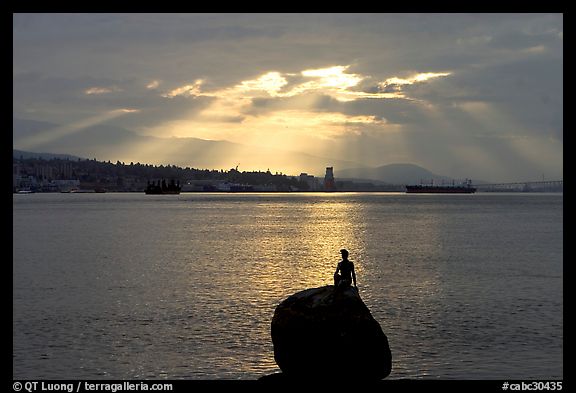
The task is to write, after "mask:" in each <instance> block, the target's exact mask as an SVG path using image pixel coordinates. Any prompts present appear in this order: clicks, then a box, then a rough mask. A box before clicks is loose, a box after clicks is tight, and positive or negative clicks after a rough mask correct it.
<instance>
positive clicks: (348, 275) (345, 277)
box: [334, 249, 358, 288]
mask: <svg viewBox="0 0 576 393" xmlns="http://www.w3.org/2000/svg"><path fill="white" fill-rule="evenodd" d="M340 253H341V254H342V261H340V262H338V266H337V267H336V272H335V273H334V286H335V287H336V288H346V287H349V286H350V285H352V281H354V287H356V273H355V272H354V264H353V263H352V262H350V261H349V260H348V250H345V249H342V250H340ZM338 272H340V274H338ZM356 288H358V287H356Z"/></svg>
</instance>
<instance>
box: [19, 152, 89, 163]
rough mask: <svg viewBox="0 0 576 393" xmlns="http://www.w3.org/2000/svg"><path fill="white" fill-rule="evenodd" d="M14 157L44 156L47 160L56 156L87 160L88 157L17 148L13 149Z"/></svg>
mask: <svg viewBox="0 0 576 393" xmlns="http://www.w3.org/2000/svg"><path fill="white" fill-rule="evenodd" d="M12 157H16V158H20V157H22V158H26V159H27V158H43V159H45V160H51V159H54V158H60V159H69V160H74V161H78V160H86V158H83V157H77V156H73V155H71V154H56V153H35V152H31V151H24V150H16V149H12Z"/></svg>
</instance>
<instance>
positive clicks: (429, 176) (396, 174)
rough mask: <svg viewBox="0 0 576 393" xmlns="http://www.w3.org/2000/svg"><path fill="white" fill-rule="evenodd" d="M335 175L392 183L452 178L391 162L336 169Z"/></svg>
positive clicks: (415, 182) (417, 182)
mask: <svg viewBox="0 0 576 393" xmlns="http://www.w3.org/2000/svg"><path fill="white" fill-rule="evenodd" d="M334 176H335V177H336V178H358V179H370V180H378V181H381V182H385V183H390V184H420V183H421V182H429V181H431V180H434V181H435V182H436V181H442V180H444V181H447V180H451V179H450V178H448V177H446V176H440V175H436V174H434V173H432V172H430V171H429V170H427V169H425V168H422V167H420V166H418V165H414V164H389V165H383V166H380V167H377V168H368V167H366V168H351V169H342V170H338V171H336V169H335V170H334Z"/></svg>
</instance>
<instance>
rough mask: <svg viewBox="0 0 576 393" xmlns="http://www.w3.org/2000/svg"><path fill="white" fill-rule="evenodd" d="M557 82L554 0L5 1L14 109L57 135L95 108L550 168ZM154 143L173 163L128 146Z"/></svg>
mask: <svg viewBox="0 0 576 393" xmlns="http://www.w3.org/2000/svg"><path fill="white" fill-rule="evenodd" d="M562 86H563V16H562V14H513V13H507V14H346V13H344V14H14V16H13V87H14V88H13V92H14V93H13V112H14V113H13V114H14V117H15V118H18V119H30V120H37V121H46V122H50V123H54V124H57V125H59V126H60V127H59V128H57V129H55V131H54V132H56V133H59V134H58V135H60V136H61V135H62V133H63V132H64V133H74V132H81V130H82V129H83V128H85V127H86V126H87V125H94V124H104V125H110V126H117V127H123V128H125V129H128V130H130V131H133V132H135V133H138V134H140V135H146V136H155V137H162V138H173V139H172V140H174V141H178V140H177V139H174V138H186V137H195V138H201V139H207V140H218V141H230V142H235V143H240V144H243V145H249V146H258V147H261V148H268V149H270V150H273V149H282V150H289V151H297V152H303V153H307V154H310V155H315V156H319V157H328V158H334V159H336V158H338V159H344V160H347V161H351V162H354V163H357V164H358V165H366V166H380V165H385V164H392V163H413V164H417V165H421V166H423V167H425V168H426V169H429V170H431V171H432V172H435V173H438V174H441V175H446V176H451V177H455V178H464V177H471V178H475V179H484V180H488V181H521V180H539V179H542V177H543V176H544V177H545V178H547V179H561V178H562V177H563V169H562V168H563V165H562V162H563V154H562V148H563V121H562V117H563V99H562V96H563V92H562ZM63 130H64V131H63ZM48 137H49V135H48ZM44 138H46V135H45V136H44ZM28 142H29V143H28V144H25V145H23V146H16V144H15V146H14V147H15V148H27V149H28V150H31V151H35V150H34V141H28ZM96 149H97V148H96V147H95V151H94V156H95V157H100V156H101V155H102V152H99V151H97V150H96ZM126 149H127V152H126V153H125V154H126V157H128V156H130V157H132V156H131V155H130V154H132V155H133V154H134V152H133V151H132V152H131V153H128V150H129V147H126ZM70 153H71V154H73V153H74V152H70ZM116 154H119V155H122V154H123V153H116ZM159 157H160V159H161V160H162V161H164V162H166V163H170V162H169V161H170V160H169V158H170V157H161V153H160V152H158V151H154V149H153V148H149V149H145V150H142V151H141V153H140V156H138V160H139V161H140V162H158V159H159ZM113 159H114V158H113ZM116 159H118V160H121V161H123V160H125V159H127V158H125V157H122V156H119V157H117V158H116ZM246 160H248V158H246ZM239 161H240V159H239ZM246 162H249V161H246ZM260 164H261V165H260ZM260 164H258V165H257V164H254V162H252V163H251V165H252V166H259V167H258V168H247V167H244V168H241V169H244V170H249V169H261V168H262V167H263V168H266V167H270V162H267V163H260ZM189 165H190V166H193V167H194V166H195V165H194V162H193V158H191V162H190V163H189ZM278 169H280V170H282V168H278ZM290 169H292V170H294V168H290ZM302 169H305V168H302ZM321 172H322V170H319V171H318V173H321ZM296 174H297V173H296Z"/></svg>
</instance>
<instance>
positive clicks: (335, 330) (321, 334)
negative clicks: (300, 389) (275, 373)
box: [271, 285, 392, 380]
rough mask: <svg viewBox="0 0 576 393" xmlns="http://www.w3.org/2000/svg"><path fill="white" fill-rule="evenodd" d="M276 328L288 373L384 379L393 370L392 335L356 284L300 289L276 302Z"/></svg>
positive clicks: (280, 360) (277, 355)
mask: <svg viewBox="0 0 576 393" xmlns="http://www.w3.org/2000/svg"><path fill="white" fill-rule="evenodd" d="M271 331H272V343H273V345H274V359H275V360H276V363H277V364H278V366H279V367H280V369H281V370H282V373H283V374H284V377H288V378H307V379H308V378H311V379H334V378H336V379H344V378H348V377H350V378H353V379H357V378H362V379H363V380H379V379H383V378H386V377H387V376H388V375H389V374H390V371H391V368H392V354H391V352H390V347H389V345H388V338H387V337H386V335H385V334H384V332H383V331H382V328H381V327H380V325H379V324H378V322H377V321H376V320H375V319H374V318H373V317H372V314H370V310H368V307H367V306H366V305H365V304H364V302H363V301H362V299H361V298H360V295H359V294H358V291H357V290H356V289H355V288H352V287H348V288H344V289H335V287H334V286H333V285H327V286H325V287H320V288H311V289H307V290H304V291H301V292H298V293H295V294H294V295H292V296H290V297H288V298H287V299H285V300H284V301H283V302H281V303H280V304H279V305H278V307H276V311H275V312H274V317H273V318H272V326H271Z"/></svg>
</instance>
